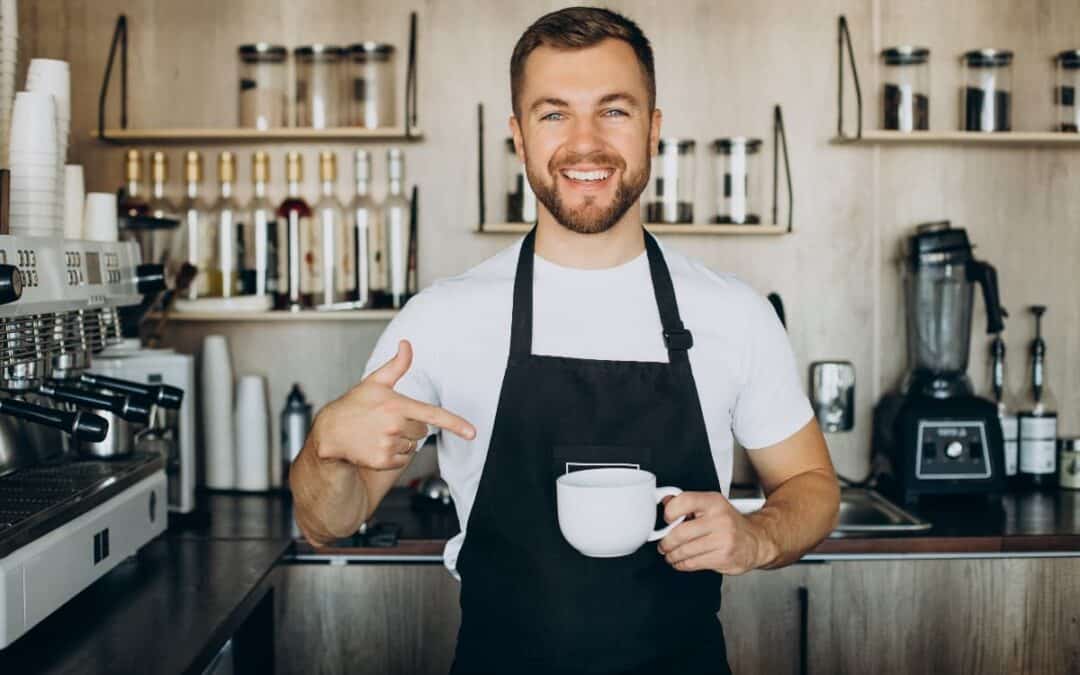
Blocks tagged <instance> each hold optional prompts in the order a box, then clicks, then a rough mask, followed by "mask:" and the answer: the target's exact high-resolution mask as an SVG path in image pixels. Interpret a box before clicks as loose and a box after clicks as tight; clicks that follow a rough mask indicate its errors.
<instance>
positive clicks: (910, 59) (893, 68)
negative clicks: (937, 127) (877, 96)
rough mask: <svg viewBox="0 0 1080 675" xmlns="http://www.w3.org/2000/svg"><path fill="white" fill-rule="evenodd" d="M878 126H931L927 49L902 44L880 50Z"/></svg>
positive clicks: (893, 128)
mask: <svg viewBox="0 0 1080 675" xmlns="http://www.w3.org/2000/svg"><path fill="white" fill-rule="evenodd" d="M881 61H882V73H881V75H882V77H881V81H882V91H881V100H882V110H881V112H882V117H881V128H882V129H887V130H890V131H926V130H928V129H929V128H930V50H929V49H927V48H926V47H912V46H910V45H905V46H901V47H891V48H889V49H886V50H884V51H882V52H881Z"/></svg>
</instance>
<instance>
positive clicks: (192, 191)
mask: <svg viewBox="0 0 1080 675" xmlns="http://www.w3.org/2000/svg"><path fill="white" fill-rule="evenodd" d="M184 193H185V194H186V195H187V196H188V197H191V198H192V199H194V198H195V197H196V195H198V194H199V184H198V183H197V182H196V181H193V180H189V181H188V182H187V183H186V184H185V185H184Z"/></svg>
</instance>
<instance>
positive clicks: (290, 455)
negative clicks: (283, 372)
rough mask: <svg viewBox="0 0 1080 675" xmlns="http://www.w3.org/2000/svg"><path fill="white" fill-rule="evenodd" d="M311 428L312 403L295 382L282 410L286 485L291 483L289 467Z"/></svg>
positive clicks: (283, 466)
mask: <svg viewBox="0 0 1080 675" xmlns="http://www.w3.org/2000/svg"><path fill="white" fill-rule="evenodd" d="M310 428H311V404H310V403H308V402H307V399H305V398H304V392H303V390H301V389H300V384H299V383H295V384H293V386H292V389H291V390H289V395H288V397H286V399H285V407H284V408H282V410H281V464H282V470H281V478H282V482H283V483H284V484H285V485H288V484H289V467H290V466H291V465H292V463H293V462H295V461H296V457H297V456H298V455H299V454H300V451H301V450H302V449H303V447H304V440H305V439H306V438H307V434H308V430H309V429H310Z"/></svg>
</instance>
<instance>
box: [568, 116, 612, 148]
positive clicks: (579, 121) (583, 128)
mask: <svg viewBox="0 0 1080 675" xmlns="http://www.w3.org/2000/svg"><path fill="white" fill-rule="evenodd" d="M603 147H604V143H603V139H602V137H601V135H600V126H599V124H597V120H596V119H595V118H594V117H593V116H592V115H581V116H577V117H575V118H574V119H573V121H572V123H571V125H570V136H569V137H568V138H567V139H566V149H567V151H568V152H569V153H571V154H573V155H579V156H588V155H589V154H591V153H593V152H597V151H599V150H601V149H603Z"/></svg>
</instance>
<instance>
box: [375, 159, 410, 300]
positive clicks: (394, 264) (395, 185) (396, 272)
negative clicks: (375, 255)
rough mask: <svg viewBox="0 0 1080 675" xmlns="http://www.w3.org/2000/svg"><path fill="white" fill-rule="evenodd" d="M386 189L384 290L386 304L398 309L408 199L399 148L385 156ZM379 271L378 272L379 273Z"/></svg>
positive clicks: (404, 287)
mask: <svg viewBox="0 0 1080 675" xmlns="http://www.w3.org/2000/svg"><path fill="white" fill-rule="evenodd" d="M386 160H387V178H388V180H389V187H388V189H387V193H386V201H384V202H383V205H382V209H381V211H382V216H381V217H380V219H379V220H380V224H381V226H382V228H383V237H384V238H385V242H384V243H383V246H384V253H385V258H384V260H386V263H385V264H384V265H383V267H385V272H383V273H384V274H385V275H386V276H385V278H386V289H387V291H388V292H389V305H390V307H393V308H395V309H397V308H400V307H401V306H403V305H404V304H405V301H406V300H408V277H409V251H410V246H409V239H410V236H411V232H410V230H409V200H408V198H406V197H405V191H404V190H405V188H404V184H405V156H404V153H403V152H402V151H401V149H400V148H390V149H389V150H388V151H387V153H386ZM380 271H381V270H380Z"/></svg>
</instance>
